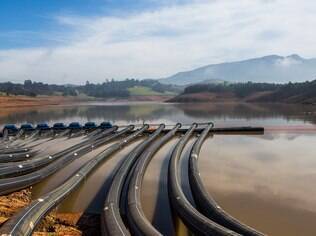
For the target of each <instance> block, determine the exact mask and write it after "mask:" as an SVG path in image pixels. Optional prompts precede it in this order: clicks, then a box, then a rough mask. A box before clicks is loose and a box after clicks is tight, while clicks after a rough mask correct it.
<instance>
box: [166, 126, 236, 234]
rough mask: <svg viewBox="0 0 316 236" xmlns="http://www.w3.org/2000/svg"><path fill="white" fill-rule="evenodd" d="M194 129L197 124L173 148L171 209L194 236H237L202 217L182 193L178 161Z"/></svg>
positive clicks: (169, 175)
mask: <svg viewBox="0 0 316 236" xmlns="http://www.w3.org/2000/svg"><path fill="white" fill-rule="evenodd" d="M196 128H197V124H192V126H191V128H190V129H189V130H188V131H187V132H186V134H185V135H184V136H183V137H182V138H181V139H180V141H179V142H178V144H177V145H176V146H175V148H174V150H173V152H172V155H171V159H170V162H169V173H168V180H169V181H168V189H169V198H170V202H171V205H172V208H173V210H174V211H175V212H176V213H177V215H178V216H179V217H180V218H181V220H182V221H183V222H184V223H185V225H186V226H187V227H188V228H189V229H190V230H191V231H192V232H193V233H194V234H196V235H229V236H233V235H234V236H235V235H239V234H237V233H235V232H233V231H231V230H229V229H226V228H225V227H223V226H221V225H219V224H217V223H215V222H214V221H212V220H210V219H208V218H207V217H205V216H204V215H202V214H201V213H200V212H199V211H198V210H196V209H195V208H194V207H193V206H192V205H191V203H190V202H189V201H188V199H187V198H186V196H185V194H184V193H183V190H182V188H181V176H180V173H179V169H180V168H179V161H180V157H181V153H182V151H183V149H184V146H185V145H186V144H187V142H188V141H189V139H190V137H191V135H192V133H193V132H194V130H195V129H196Z"/></svg>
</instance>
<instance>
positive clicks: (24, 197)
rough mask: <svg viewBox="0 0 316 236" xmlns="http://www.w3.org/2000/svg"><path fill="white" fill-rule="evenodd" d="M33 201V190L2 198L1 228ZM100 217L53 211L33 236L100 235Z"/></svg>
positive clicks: (0, 201) (0, 200)
mask: <svg viewBox="0 0 316 236" xmlns="http://www.w3.org/2000/svg"><path fill="white" fill-rule="evenodd" d="M31 201H32V192H31V188H27V189H23V190H20V191H17V192H13V193H10V194H8V195H3V196H0V227H1V226H2V225H3V224H5V223H6V222H7V221H8V220H10V218H11V217H12V216H13V215H15V214H17V213H18V212H19V211H20V210H22V209H23V208H24V207H27V206H28V205H29V204H30V203H31ZM99 233H100V215H99V214H90V213H84V212H77V213H67V212H66V213H58V212H56V211H55V210H53V211H51V212H50V213H49V214H48V215H47V216H45V218H43V220H42V221H41V222H40V224H39V225H38V226H37V227H36V229H35V231H34V233H33V235H36V236H44V235H45V236H46V235H71V236H79V235H88V236H89V235H91V236H92V235H99Z"/></svg>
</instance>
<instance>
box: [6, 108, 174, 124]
mask: <svg viewBox="0 0 316 236" xmlns="http://www.w3.org/2000/svg"><path fill="white" fill-rule="evenodd" d="M175 112H176V109H175V108H173V107H172V106H166V105H163V104H139V105H113V106H99V105H98V106H90V105H84V106H76V107H73V106H72V107H70V106H69V107H50V108H47V109H43V108H40V109H36V108H34V109H32V110H30V111H27V112H25V111H20V112H19V111H16V112H14V113H13V112H12V113H10V114H9V115H7V116H2V117H0V124H1V123H2V124H4V123H22V122H31V123H38V122H55V121H58V120H109V121H117V120H123V121H126V122H131V123H133V122H140V121H142V120H155V119H158V118H159V117H162V116H164V115H167V114H168V115H170V114H172V113H175Z"/></svg>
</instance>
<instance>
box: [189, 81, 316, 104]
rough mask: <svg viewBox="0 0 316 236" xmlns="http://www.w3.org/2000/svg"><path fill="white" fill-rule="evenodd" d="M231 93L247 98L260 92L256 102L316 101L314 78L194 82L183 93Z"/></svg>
mask: <svg viewBox="0 0 316 236" xmlns="http://www.w3.org/2000/svg"><path fill="white" fill-rule="evenodd" d="M203 92H209V93H215V94H220V93H231V94H232V95H233V96H235V97H237V98H241V99H243V98H247V97H249V96H251V95H256V94H260V96H258V97H257V98H255V99H254V100H252V101H257V102H292V103H316V80H313V81H306V82H302V83H291V82H290V83H287V84H271V83H252V82H248V83H230V84H216V85H214V84H196V85H192V86H189V87H187V88H185V90H184V92H183V94H194V93H203Z"/></svg>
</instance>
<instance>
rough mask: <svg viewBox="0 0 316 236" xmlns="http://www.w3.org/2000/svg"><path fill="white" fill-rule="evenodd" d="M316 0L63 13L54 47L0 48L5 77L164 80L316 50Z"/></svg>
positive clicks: (71, 80) (309, 54)
mask: <svg viewBox="0 0 316 236" xmlns="http://www.w3.org/2000/svg"><path fill="white" fill-rule="evenodd" d="M315 12H316V2H314V1H308V0H305V1H300V3H299V4H298V3H297V1H294V0H276V1H263V0H240V1H238V2H237V1H235V0H223V1H194V2H192V3H187V4H184V5H173V6H169V7H163V8H160V9H157V10H155V11H152V10H151V11H145V12H139V13H138V14H136V13H133V14H132V15H126V16H125V15H123V14H121V15H120V16H115V17H114V16H112V17H110V16H104V17H100V16H98V17H91V18H83V17H80V16H58V17H57V20H58V22H59V23H60V24H63V25H67V26H68V27H70V29H71V32H73V33H72V36H71V37H70V38H69V36H67V39H68V41H67V42H65V43H64V44H62V45H59V46H55V47H46V48H45V47H43V48H29V49H15V50H0V80H2V81H4V80H13V81H23V80H24V79H26V78H30V79H33V80H36V81H45V82H51V83H53V82H54V83H55V82H56V83H83V82H84V81H86V80H90V81H94V82H97V81H99V82H100V81H104V79H105V78H118V79H123V78H126V77H129V78H131V77H134V78H148V77H150V78H155V77H157V78H159V77H164V76H168V75H170V74H173V73H176V72H178V71H182V70H188V69H192V68H195V67H197V66H203V65H206V64H210V63H217V62H222V61H228V60H239V59H245V58H249V57H256V56H262V55H267V54H281V55H287V54H292V53H299V54H302V55H304V56H307V57H312V56H314V55H316V44H315V40H316V31H315V30H314V27H315V25H316V18H315V17H314V13H315Z"/></svg>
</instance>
